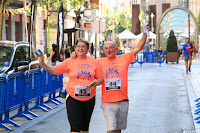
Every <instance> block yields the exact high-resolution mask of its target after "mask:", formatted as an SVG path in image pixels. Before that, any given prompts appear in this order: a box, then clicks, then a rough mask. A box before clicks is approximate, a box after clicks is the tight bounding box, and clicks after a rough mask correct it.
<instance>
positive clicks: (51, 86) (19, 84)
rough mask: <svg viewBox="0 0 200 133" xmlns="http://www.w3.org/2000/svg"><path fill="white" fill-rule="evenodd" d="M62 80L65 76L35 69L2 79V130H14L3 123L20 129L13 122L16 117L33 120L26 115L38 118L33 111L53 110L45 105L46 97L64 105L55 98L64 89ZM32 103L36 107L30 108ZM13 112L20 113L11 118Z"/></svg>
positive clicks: (0, 105)
mask: <svg viewBox="0 0 200 133" xmlns="http://www.w3.org/2000/svg"><path fill="white" fill-rule="evenodd" d="M62 78H63V75H60V76H59V75H51V74H49V73H47V72H46V71H44V70H43V69H42V70H40V69H34V70H31V71H29V72H28V71H27V72H25V73H22V72H17V73H12V74H8V75H7V76H6V77H0V128H4V129H6V130H12V129H11V128H9V127H8V126H6V125H5V124H3V123H10V124H12V125H14V126H17V127H19V126H20V125H19V124H17V123H16V122H14V121H13V120H12V119H14V118H16V117H24V118H26V119H28V120H32V118H31V117H29V116H27V115H26V114H30V115H32V116H34V117H37V115H36V114H34V113H33V112H31V110H32V109H42V110H43V111H45V112H47V111H48V110H47V109H51V107H49V106H47V105H46V104H45V103H44V98H45V97H46V96H49V97H51V99H52V100H53V101H55V102H56V103H57V102H59V103H62V102H61V101H59V100H57V99H56V98H57V97H55V93H56V92H58V91H60V90H61V89H62V87H63V82H62ZM52 97H53V98H52ZM32 102H35V106H34V107H33V108H29V103H32ZM59 103H57V105H58V104H59ZM44 107H45V108H44ZM46 108H47V109H46ZM23 109H24V111H23ZM13 110H17V111H18V113H17V114H16V115H14V116H13V117H11V118H10V112H11V111H13ZM3 116H4V120H3Z"/></svg>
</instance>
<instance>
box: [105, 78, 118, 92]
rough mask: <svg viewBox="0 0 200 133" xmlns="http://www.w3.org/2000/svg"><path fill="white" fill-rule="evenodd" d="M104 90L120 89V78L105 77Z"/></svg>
mask: <svg viewBox="0 0 200 133" xmlns="http://www.w3.org/2000/svg"><path fill="white" fill-rule="evenodd" d="M106 90H107V91H111V90H121V80H120V79H106Z"/></svg>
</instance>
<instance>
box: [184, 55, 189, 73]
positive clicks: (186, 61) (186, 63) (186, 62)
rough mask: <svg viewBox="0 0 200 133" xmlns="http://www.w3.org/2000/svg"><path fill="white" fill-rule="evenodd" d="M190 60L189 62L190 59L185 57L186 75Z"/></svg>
mask: <svg viewBox="0 0 200 133" xmlns="http://www.w3.org/2000/svg"><path fill="white" fill-rule="evenodd" d="M188 60H189V57H185V68H186V73H188Z"/></svg>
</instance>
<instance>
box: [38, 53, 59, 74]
mask: <svg viewBox="0 0 200 133" xmlns="http://www.w3.org/2000/svg"><path fill="white" fill-rule="evenodd" d="M38 61H39V65H40V66H41V67H42V68H44V70H45V71H47V72H48V73H50V74H52V75H58V74H59V73H58V71H57V70H56V69H55V68H54V67H52V66H49V65H47V64H46V63H45V62H44V56H43V55H40V56H39V57H38Z"/></svg>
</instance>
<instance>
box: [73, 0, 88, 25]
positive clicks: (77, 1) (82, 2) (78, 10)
mask: <svg viewBox="0 0 200 133" xmlns="http://www.w3.org/2000/svg"><path fill="white" fill-rule="evenodd" d="M70 5H71V7H72V8H73V9H74V13H75V15H76V18H75V19H76V21H75V27H76V24H77V23H78V24H79V28H80V19H81V17H80V14H82V13H83V7H85V8H87V7H88V1H87V0H71V1H70Z"/></svg>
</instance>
